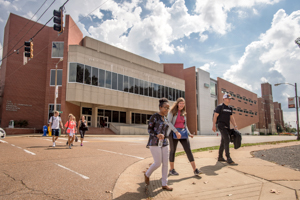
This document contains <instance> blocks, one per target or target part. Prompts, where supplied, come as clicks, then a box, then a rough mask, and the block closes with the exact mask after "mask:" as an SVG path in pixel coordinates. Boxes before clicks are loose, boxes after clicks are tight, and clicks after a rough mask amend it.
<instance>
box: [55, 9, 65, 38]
mask: <svg viewBox="0 0 300 200" xmlns="http://www.w3.org/2000/svg"><path fill="white" fill-rule="evenodd" d="M53 15H54V18H53V22H54V25H53V29H54V30H55V31H58V34H61V33H63V32H64V14H63V9H62V7H60V8H59V10H58V11H57V10H54V11H53Z"/></svg>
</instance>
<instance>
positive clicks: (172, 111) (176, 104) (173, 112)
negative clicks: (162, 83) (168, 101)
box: [170, 97, 186, 116]
mask: <svg viewBox="0 0 300 200" xmlns="http://www.w3.org/2000/svg"><path fill="white" fill-rule="evenodd" d="M180 102H184V103H185V100H184V98H182V97H179V98H178V99H177V101H176V102H175V103H174V104H173V105H172V107H171V110H170V112H171V113H172V114H173V116H175V115H176V114H177V113H178V104H179V103H180ZM180 115H181V116H185V115H186V105H184V107H183V109H182V110H181V112H180Z"/></svg>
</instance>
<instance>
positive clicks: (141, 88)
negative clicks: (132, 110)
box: [140, 80, 145, 95]
mask: <svg viewBox="0 0 300 200" xmlns="http://www.w3.org/2000/svg"><path fill="white" fill-rule="evenodd" d="M144 85H145V81H143V80H140V95H144Z"/></svg>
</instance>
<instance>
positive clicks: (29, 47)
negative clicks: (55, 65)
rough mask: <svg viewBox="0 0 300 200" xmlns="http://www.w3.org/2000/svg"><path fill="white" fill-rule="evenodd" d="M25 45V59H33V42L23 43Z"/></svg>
mask: <svg viewBox="0 0 300 200" xmlns="http://www.w3.org/2000/svg"><path fill="white" fill-rule="evenodd" d="M24 45H25V48H24V49H25V54H24V55H25V57H27V58H33V42H32V41H31V42H24Z"/></svg>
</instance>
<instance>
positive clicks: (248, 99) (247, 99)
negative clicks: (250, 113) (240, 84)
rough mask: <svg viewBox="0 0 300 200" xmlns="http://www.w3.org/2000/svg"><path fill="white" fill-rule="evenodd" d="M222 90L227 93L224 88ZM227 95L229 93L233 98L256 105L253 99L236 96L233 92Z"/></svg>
mask: <svg viewBox="0 0 300 200" xmlns="http://www.w3.org/2000/svg"><path fill="white" fill-rule="evenodd" d="M221 90H222V92H227V91H226V89H224V88H222V89H221ZM227 93H229V94H230V95H231V96H232V97H235V98H237V99H242V100H244V101H247V102H249V103H254V104H256V101H253V100H252V99H250V98H247V97H245V96H243V97H242V96H241V95H240V94H234V93H233V92H231V91H229V92H227Z"/></svg>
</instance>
